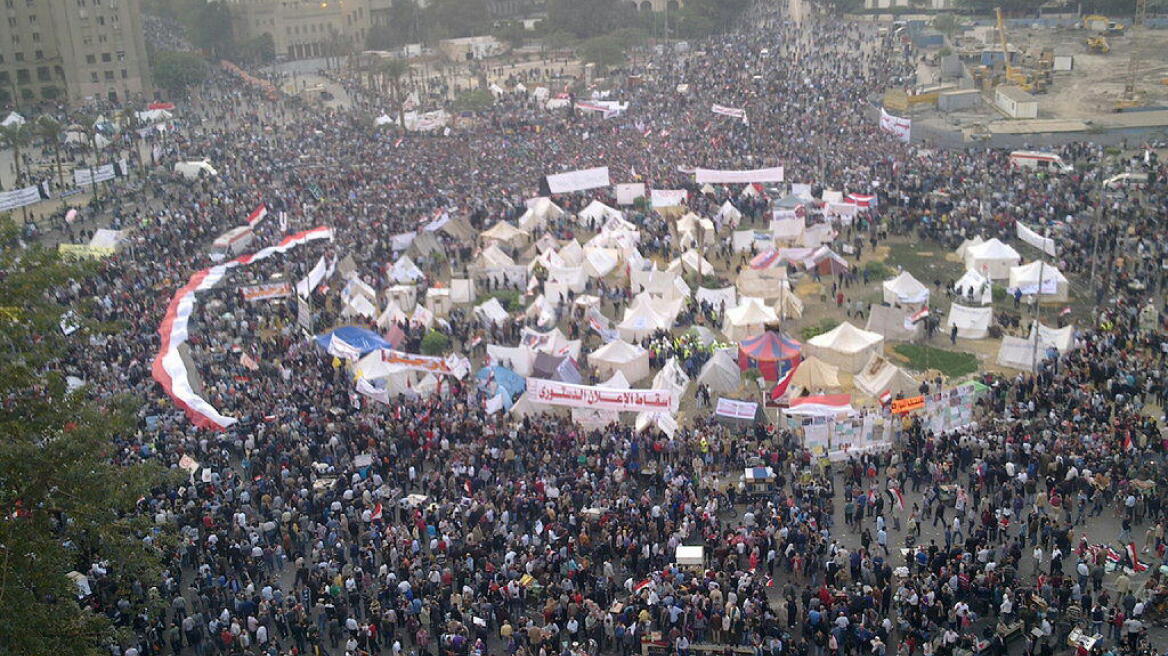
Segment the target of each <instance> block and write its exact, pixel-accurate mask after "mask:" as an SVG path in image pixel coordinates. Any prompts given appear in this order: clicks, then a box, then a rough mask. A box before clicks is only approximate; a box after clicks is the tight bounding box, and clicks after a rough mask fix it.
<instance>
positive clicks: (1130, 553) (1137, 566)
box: [1124, 542, 1148, 572]
mask: <svg viewBox="0 0 1168 656" xmlns="http://www.w3.org/2000/svg"><path fill="white" fill-rule="evenodd" d="M1124 549H1126V550H1127V557H1128V558H1130V559H1131V562H1132V569H1134V570H1135V571H1137V572H1142V571H1144V570H1146V569H1148V566H1147V565H1145V564H1143V563H1141V562H1140V552H1139V550H1138V549H1136V543H1135V542H1128V543H1127V546H1126V547H1124Z"/></svg>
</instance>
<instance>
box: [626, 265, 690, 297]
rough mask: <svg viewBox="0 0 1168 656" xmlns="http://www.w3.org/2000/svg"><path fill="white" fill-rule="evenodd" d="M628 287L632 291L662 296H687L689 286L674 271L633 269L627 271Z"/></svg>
mask: <svg viewBox="0 0 1168 656" xmlns="http://www.w3.org/2000/svg"><path fill="white" fill-rule="evenodd" d="M629 288H630V289H632V291H633V293H635V294H640V293H642V292H648V293H650V294H655V295H657V296H661V297H663V298H680V297H685V296H689V293H690V292H689V286H688V285H686V284H685V281H684V280H682V279H681V276H680V275H679V274H678V273H677V272H675V271H658V270H657V269H649V270H648V271H645V270H641V269H633V270H631V271H630V272H629Z"/></svg>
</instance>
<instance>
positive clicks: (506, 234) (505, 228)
mask: <svg viewBox="0 0 1168 656" xmlns="http://www.w3.org/2000/svg"><path fill="white" fill-rule="evenodd" d="M479 237H480V238H482V240H483V242H484V243H487V240H494V241H498V242H502V243H504V244H507V245H508V246H511V247H513V248H518V247H519V246H522V245H524V244H526V243H527V241H528V240H529V239H531V235H530V234H528V233H527V232H524V231H523V230H520V229H519V228H516V227H515V226H513V225H511V224H510V223H507V222H506V221H500V222H498V223H496V224H495V225H493V226H491V227H490V228H489V229H488V230H484V231H483V233H482V234H481V235H479Z"/></svg>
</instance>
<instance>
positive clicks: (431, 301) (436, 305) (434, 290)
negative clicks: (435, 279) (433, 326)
mask: <svg viewBox="0 0 1168 656" xmlns="http://www.w3.org/2000/svg"><path fill="white" fill-rule="evenodd" d="M453 308H454V301H452V300H451V297H450V288H448V287H431V288H430V289H427V290H426V309H427V310H429V311H430V312H433V313H434V316H438V317H445V316H447V315H449V314H450V310H452V309H453Z"/></svg>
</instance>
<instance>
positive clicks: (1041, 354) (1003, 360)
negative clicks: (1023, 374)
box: [998, 335, 1047, 371]
mask: <svg viewBox="0 0 1168 656" xmlns="http://www.w3.org/2000/svg"><path fill="white" fill-rule="evenodd" d="M1046 355H1047V353H1046V351H1044V350H1043V349H1042V347H1041V345H1040V346H1039V347H1038V349H1037V350H1035V344H1034V340H1033V339H1023V338H1021V337H1012V336H1010V335H1006V336H1005V337H1003V338H1002V346H1001V348H999V349H998V364H999V365H1001V366H1003V367H1009V368H1011V369H1021V370H1022V371H1034V364H1036V362H1037V363H1041V362H1042V361H1043V360H1044V359H1046Z"/></svg>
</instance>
